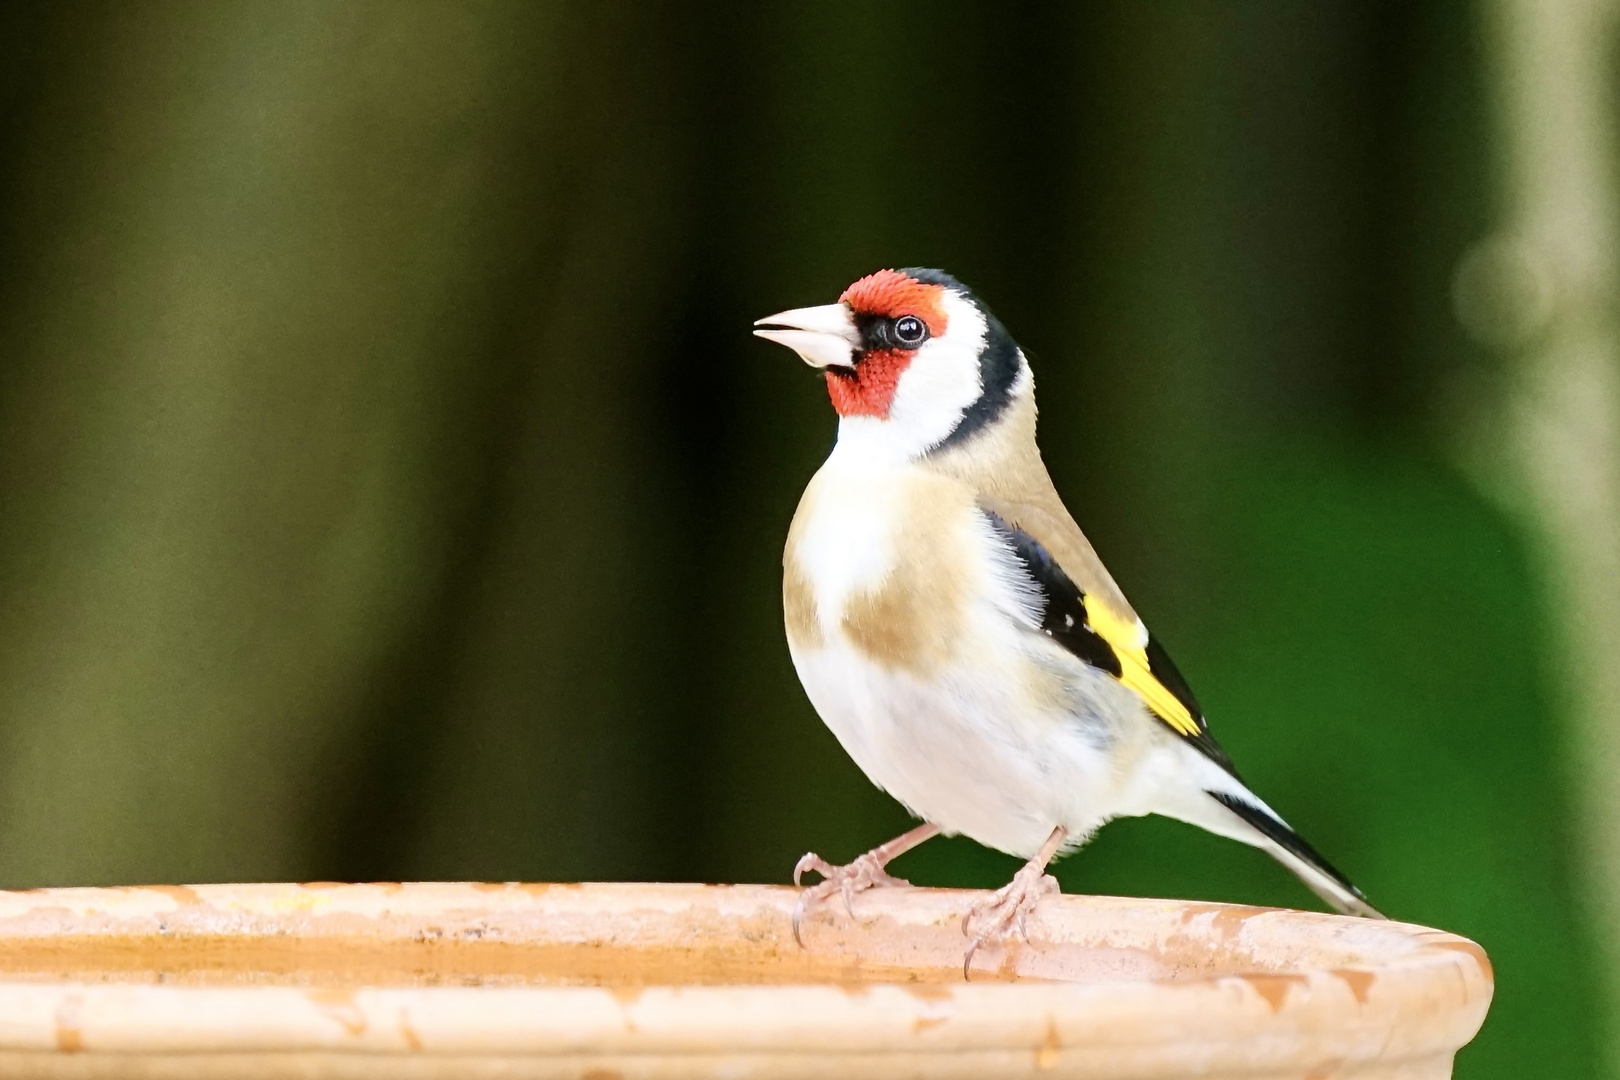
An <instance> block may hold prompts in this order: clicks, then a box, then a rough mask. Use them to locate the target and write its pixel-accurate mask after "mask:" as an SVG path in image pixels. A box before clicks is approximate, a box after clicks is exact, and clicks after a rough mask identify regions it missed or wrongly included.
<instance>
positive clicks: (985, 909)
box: [962, 864, 1059, 982]
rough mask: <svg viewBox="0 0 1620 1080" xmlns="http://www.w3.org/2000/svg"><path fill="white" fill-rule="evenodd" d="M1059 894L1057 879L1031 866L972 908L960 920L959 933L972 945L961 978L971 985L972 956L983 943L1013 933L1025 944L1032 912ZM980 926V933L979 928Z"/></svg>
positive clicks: (1037, 867) (1001, 939) (964, 962)
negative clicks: (1042, 898) (1047, 899)
mask: <svg viewBox="0 0 1620 1080" xmlns="http://www.w3.org/2000/svg"><path fill="white" fill-rule="evenodd" d="M1058 891H1059V890H1058V883H1057V879H1056V878H1054V877H1053V876H1052V875H1051V874H1048V873H1045V872H1044V867H1042V866H1039V865H1034V864H1032V865H1028V866H1025V867H1024V868H1023V869H1021V870H1019V871H1018V873H1016V874H1014V875H1013V879H1012V880H1011V881H1009V882H1008V883H1007V884H1006V885H1003V886H1002V887H1001V888H999V889H997V890H996V891H995V892H994V893H992V894H991V895H990V897H989V899H987V900H984V901H982V902H981V903H978V904H975V905H974V906H973V908H972V909H971V910H970V911H969V912H968V913H967V915H966V916H965V917H964V918H963V919H962V933H963V935H965V936H966V937H968V938H970V939H971V941H972V944H970V945H969V946H968V951H967V956H966V957H965V958H964V959H963V960H962V978H963V979H964V980H967V981H969V982H971V981H972V979H973V955H974V954H975V953H977V952H978V951H979V946H981V945H984V944H985V943H986V942H989V941H991V940H992V939H994V940H997V941H1004V940H1006V938H1007V937H1008V936H1010V934H1011V932H1012V931H1013V930H1014V929H1016V930H1017V931H1018V933H1019V935H1020V936H1022V937H1023V939H1024V940H1025V941H1028V940H1029V925H1028V918H1029V913H1030V912H1031V911H1034V910H1035V905H1036V904H1038V903H1040V900H1041V897H1043V896H1047V895H1049V894H1051V893H1055V892H1058ZM981 924H983V929H980V928H979V927H980V926H981Z"/></svg>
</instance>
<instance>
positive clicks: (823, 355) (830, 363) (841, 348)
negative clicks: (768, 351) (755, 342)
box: [754, 304, 861, 368]
mask: <svg viewBox="0 0 1620 1080" xmlns="http://www.w3.org/2000/svg"><path fill="white" fill-rule="evenodd" d="M754 325H755V326H757V327H760V329H758V330H755V331H754V336H755V337H762V338H764V339H765V340H766V341H774V342H776V343H777V344H778V345H786V346H787V347H788V348H790V349H792V350H793V351H794V352H796V353H798V354H799V356H800V358H801V359H803V360H804V362H805V363H807V364H809V365H810V366H811V367H813V368H829V367H842V368H852V367H854V366H855V350H856V349H857V348H859V347H860V344H861V333H860V331H859V330H858V329H856V326H855V316H854V314H853V313H851V312H850V310H849V307H848V306H847V305H845V304H825V305H823V306H821V307H806V308H794V309H793V310H792V311H783V312H778V313H777V314H775V315H771V316H767V317H766V318H763V319H759V320H757V321H756V322H755V323H754Z"/></svg>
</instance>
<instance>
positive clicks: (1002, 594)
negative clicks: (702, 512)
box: [783, 461, 1039, 675]
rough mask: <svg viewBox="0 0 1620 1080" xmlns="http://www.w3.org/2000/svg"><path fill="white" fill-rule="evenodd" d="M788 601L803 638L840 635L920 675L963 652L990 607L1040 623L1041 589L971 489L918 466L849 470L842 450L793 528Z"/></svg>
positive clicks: (792, 628) (997, 617)
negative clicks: (1016, 561)
mask: <svg viewBox="0 0 1620 1080" xmlns="http://www.w3.org/2000/svg"><path fill="white" fill-rule="evenodd" d="M783 606H784V609H785V614H786V621H787V632H788V638H789V641H790V642H791V643H792V645H793V646H794V648H795V649H797V650H809V649H815V648H818V647H821V646H822V645H824V644H826V643H828V642H829V641H831V640H837V641H838V642H839V643H841V644H845V645H847V646H849V647H851V648H853V649H854V650H855V651H856V652H858V653H859V654H861V655H862V656H864V657H865V658H866V659H868V660H870V661H871V662H872V663H874V664H877V665H879V666H881V667H885V668H891V669H895V670H901V671H907V672H910V673H912V674H914V675H926V674H929V673H934V672H938V671H940V670H941V669H942V668H943V667H945V666H947V665H949V664H951V663H952V662H953V661H954V660H956V659H957V658H958V657H959V654H960V652H961V650H962V649H963V647H964V646H965V645H967V644H968V639H969V638H971V637H972V636H973V635H974V634H975V633H976V632H984V631H985V630H987V629H988V628H989V627H988V626H987V624H986V623H985V616H986V615H990V616H992V617H993V619H994V622H996V623H1007V622H1008V621H1009V620H1011V621H1012V622H1013V623H1015V624H1022V625H1023V626H1025V627H1027V628H1030V629H1033V628H1034V627H1035V626H1037V625H1038V623H1039V598H1038V597H1037V596H1035V595H1034V593H1033V590H1032V589H1031V588H1030V587H1029V585H1028V583H1027V579H1025V578H1024V577H1023V576H1022V575H1020V574H1019V573H1018V572H1017V570H1016V567H1014V566H1013V564H1012V563H1011V561H1010V560H1009V559H1008V558H1007V554H1006V551H1005V545H1003V544H1002V543H1001V542H1000V541H999V539H998V537H997V536H996V534H995V532H994V529H993V528H992V527H991V526H990V523H989V520H988V519H987V518H986V517H985V515H984V514H983V513H982V512H981V511H980V510H979V508H978V507H977V505H976V503H975V501H974V499H973V493H972V491H971V490H970V489H968V488H967V487H965V486H964V485H962V484H960V483H959V482H956V481H954V480H952V479H950V478H947V477H941V476H937V475H934V474H931V473H928V472H926V471H924V470H920V469H911V470H894V471H884V472H876V473H874V472H856V471H853V470H851V471H845V470H843V469H841V468H839V467H838V463H836V462H835V461H829V463H828V467H826V468H823V469H822V471H821V472H820V473H818V474H817V475H816V478H815V480H813V481H812V482H811V484H810V486H809V488H807V489H806V491H805V494H804V498H803V499H802V500H801V502H800V504H799V511H798V514H797V515H796V516H795V518H794V521H793V527H792V528H791V529H790V530H789V533H788V543H787V550H786V551H785V553H784V557H783ZM986 609H988V610H986ZM1009 629H1010V627H1009Z"/></svg>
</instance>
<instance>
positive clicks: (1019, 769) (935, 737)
mask: <svg viewBox="0 0 1620 1080" xmlns="http://www.w3.org/2000/svg"><path fill="white" fill-rule="evenodd" d="M1007 659H1008V658H1007V657H998V656H997V655H996V654H995V653H993V652H992V653H989V654H981V655H980V657H979V658H978V660H977V661H969V660H967V659H966V658H965V657H964V659H963V661H962V662H961V663H960V664H959V665H955V666H953V667H952V669H951V670H950V671H949V673H948V674H947V675H946V676H945V677H940V678H928V679H920V678H917V677H914V676H913V675H911V674H908V673H906V672H901V671H895V670H892V669H885V668H883V667H880V666H878V665H876V664H874V663H872V662H871V661H870V660H868V659H866V658H865V657H864V656H862V655H861V654H860V653H859V652H858V651H857V650H855V649H853V648H851V647H850V646H849V645H848V644H847V643H843V642H838V641H833V642H829V643H828V644H826V645H825V646H823V647H822V648H819V649H813V650H803V651H801V650H797V649H795V650H794V651H793V663H794V667H795V668H796V669H797V670H798V673H799V678H800V680H801V681H802V682H803V683H804V688H805V691H806V693H807V694H808V695H809V697H810V700H811V702H812V703H813V704H814V705H815V707H816V711H817V712H818V713H819V714H820V715H821V718H822V720H823V721H824V722H825V723H826V725H827V727H828V728H829V729H831V731H832V733H833V734H834V735H835V736H837V738H838V741H839V743H840V744H842V746H843V747H844V749H845V751H846V752H847V753H848V754H849V755H850V757H851V758H853V759H854V761H855V763H856V764H857V765H859V766H860V768H861V770H862V771H863V772H864V773H866V775H867V776H868V777H869V778H870V779H871V780H872V782H873V783H875V784H877V785H878V786H879V787H881V788H882V789H883V790H885V791H887V792H888V793H889V794H890V795H893V796H894V797H895V798H896V799H898V800H900V802H902V803H904V804H905V806H906V807H907V808H908V809H909V810H910V811H911V812H912V813H914V814H916V815H917V816H918V817H920V818H923V819H924V820H927V821H931V822H933V823H934V824H936V825H938V826H940V828H942V829H944V830H945V831H946V832H947V833H961V834H963V835H965V836H968V837H970V838H971V839H973V840H976V841H978V842H979V843H981V844H984V845H985V846H987V847H992V848H996V849H997V850H999V851H1005V852H1008V853H1010V854H1013V855H1017V856H1020V857H1022V858H1028V857H1030V856H1031V855H1033V854H1034V853H1035V852H1036V850H1037V849H1038V848H1039V847H1040V846H1041V844H1042V842H1043V841H1045V840H1046V838H1047V837H1048V836H1049V835H1050V834H1051V831H1052V829H1053V827H1054V826H1056V825H1063V826H1065V827H1066V828H1068V829H1069V831H1070V833H1071V834H1072V836H1073V839H1074V842H1075V843H1078V842H1080V841H1082V840H1084V839H1085V837H1087V836H1089V835H1090V833H1091V832H1092V831H1093V830H1095V829H1096V828H1097V827H1098V826H1099V825H1101V824H1102V823H1103V822H1104V821H1106V820H1107V819H1108V818H1109V817H1111V816H1114V815H1115V814H1116V813H1119V812H1121V810H1122V809H1123V807H1122V806H1121V804H1120V795H1121V791H1120V787H1121V785H1120V780H1121V779H1122V778H1121V777H1120V775H1119V773H1118V769H1117V766H1118V765H1119V764H1120V763H1121V760H1122V758H1129V757H1131V756H1133V755H1131V754H1130V753H1129V752H1128V751H1126V752H1124V753H1123V754H1121V751H1123V750H1125V748H1124V747H1122V746H1120V744H1119V741H1118V739H1119V733H1120V732H1121V731H1122V730H1123V731H1125V732H1130V731H1133V730H1137V729H1138V727H1139V726H1138V725H1128V724H1121V723H1119V722H1118V720H1117V719H1116V718H1115V717H1114V716H1112V715H1099V714H1111V713H1114V712H1115V710H1116V707H1117V708H1134V707H1138V706H1136V704H1135V703H1134V701H1132V700H1131V699H1128V698H1124V697H1118V692H1119V690H1120V689H1121V688H1120V687H1118V685H1117V684H1116V683H1114V682H1113V681H1112V680H1110V679H1107V678H1106V677H1105V676H1100V675H1099V676H1097V677H1096V685H1095V687H1094V688H1092V689H1093V690H1094V693H1084V692H1082V694H1081V696H1083V697H1084V698H1085V699H1088V701H1089V700H1090V699H1092V698H1093V697H1094V696H1095V703H1096V708H1095V709H1093V708H1091V707H1090V705H1089V704H1083V705H1082V706H1081V711H1080V712H1079V713H1078V714H1077V713H1068V712H1066V711H1058V710H1051V711H1049V710H1046V709H1043V708H1040V707H1038V706H1037V705H1036V704H1034V703H1032V702H1030V701H1028V700H1024V699H1023V695H1021V694H1019V693H1018V690H1017V688H1016V686H1013V685H1011V683H1010V680H1011V678H1012V675H1013V673H1012V671H1010V670H1002V671H998V670H997V668H998V667H1004V666H1005V667H1008V668H1010V667H1011V666H1012V665H1011V664H1010V663H1008V664H1005V665H1004V664H1002V663H998V662H997V661H998V660H1003V661H1005V660H1007ZM1084 677H1085V676H1082V678H1084ZM1127 693H1128V692H1127ZM1086 713H1091V715H1086ZM1105 746H1112V749H1113V751H1114V753H1113V754H1112V755H1110V754H1108V753H1105Z"/></svg>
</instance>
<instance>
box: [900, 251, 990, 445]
mask: <svg viewBox="0 0 1620 1080" xmlns="http://www.w3.org/2000/svg"><path fill="white" fill-rule="evenodd" d="M900 273H902V274H905V275H906V276H907V277H909V278H911V279H912V280H913V281H920V282H922V283H923V284H924V285H941V286H943V287H945V288H947V289H950V290H951V291H952V292H955V293H959V294H960V295H962V296H963V297H964V298H966V299H967V300H968V301H969V302H970V303H972V304H973V305H974V306H975V307H977V308H978V309H979V311H980V312H982V313H983V315H984V321H985V337H984V350H983V351H982V352H981V353H979V385H980V387H981V388H982V389H981V390H980V392H979V397H978V399H977V400H976V401H974V402H973V404H971V405H969V406H968V407H967V409H966V411H964V412H963V413H962V419H961V420H959V421H957V424H956V427H955V428H953V429H952V431H951V433H950V434H949V435H947V436H945V438H943V439H941V440H940V441H939V442H938V443H935V444H934V446H932V447H931V448H929V451H928V452H929V453H930V454H937V453H938V452H939V451H941V450H948V449H950V448H951V447H953V446H957V445H960V444H961V443H963V442H966V441H967V440H968V439H971V438H972V437H973V436H974V435H977V434H978V433H979V432H981V431H983V430H984V429H985V428H987V427H989V426H990V425H991V424H992V423H994V422H995V421H996V420H997V419H998V418H999V417H1000V416H1001V414H1002V413H1004V412H1006V411H1007V406H1008V405H1010V404H1011V403H1012V387H1013V383H1014V382H1016V381H1017V379H1018V369H1019V367H1020V361H1019V352H1018V343H1017V342H1015V341H1013V339H1012V335H1011V334H1009V333H1007V328H1006V327H1005V326H1002V325H1001V320H1000V319H998V318H996V317H995V315H994V314H992V313H991V311H990V309H989V308H988V307H987V306H985V303H984V301H983V300H980V299H979V298H978V297H977V296H976V295H974V293H973V290H971V289H969V288H968V287H967V286H966V285H963V284H962V283H961V282H960V281H957V280H956V279H955V278H954V277H952V276H951V275H949V274H947V273H946V272H945V271H943V270H933V269H930V268H928V267H923V266H908V267H905V268H904V269H902V270H901V271H900Z"/></svg>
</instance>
